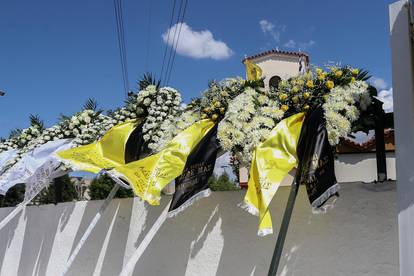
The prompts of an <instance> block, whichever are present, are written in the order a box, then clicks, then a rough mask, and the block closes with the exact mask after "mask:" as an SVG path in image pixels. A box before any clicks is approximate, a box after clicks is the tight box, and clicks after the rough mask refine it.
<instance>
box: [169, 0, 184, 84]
mask: <svg viewBox="0 0 414 276" xmlns="http://www.w3.org/2000/svg"><path fill="white" fill-rule="evenodd" d="M184 1H185V4H184V9H183V13H182V16H181V20H180V22H181V24H180V27H179V30H178V35H177V40H176V41H175V46H174V47H173V56H172V61H171V66H170V69H169V71H168V77H167V82H166V84H167V85H168V84H169V83H170V78H171V73H172V71H173V66H174V61H175V55H176V53H177V47H178V40H179V39H180V35H181V28H182V27H183V23H184V16H185V12H186V10H187V4H188V0H184Z"/></svg>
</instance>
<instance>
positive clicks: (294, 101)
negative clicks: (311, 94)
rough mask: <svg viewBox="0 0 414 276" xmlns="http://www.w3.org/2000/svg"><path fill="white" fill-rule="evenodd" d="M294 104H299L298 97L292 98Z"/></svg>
mask: <svg viewBox="0 0 414 276" xmlns="http://www.w3.org/2000/svg"><path fill="white" fill-rule="evenodd" d="M292 102H293V103H295V104H296V103H298V102H299V97H298V96H294V97H292Z"/></svg>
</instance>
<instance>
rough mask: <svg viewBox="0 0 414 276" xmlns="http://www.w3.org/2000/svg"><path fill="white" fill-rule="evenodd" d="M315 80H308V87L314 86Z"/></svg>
mask: <svg viewBox="0 0 414 276" xmlns="http://www.w3.org/2000/svg"><path fill="white" fill-rule="evenodd" d="M313 86H314V85H313V80H308V81H307V82H306V87H308V88H313Z"/></svg>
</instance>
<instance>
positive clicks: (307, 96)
mask: <svg viewBox="0 0 414 276" xmlns="http://www.w3.org/2000/svg"><path fill="white" fill-rule="evenodd" d="M309 97H310V94H309V93H308V92H305V93H303V98H304V99H305V100H306V99H308V98H309Z"/></svg>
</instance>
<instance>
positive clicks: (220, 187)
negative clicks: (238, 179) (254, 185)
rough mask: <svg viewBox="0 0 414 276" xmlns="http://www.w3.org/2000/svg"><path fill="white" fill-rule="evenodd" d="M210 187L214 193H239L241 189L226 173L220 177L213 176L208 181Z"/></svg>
mask: <svg viewBox="0 0 414 276" xmlns="http://www.w3.org/2000/svg"><path fill="white" fill-rule="evenodd" d="M208 185H209V187H210V189H211V190H212V191H237V190H239V189H240V188H239V187H237V186H236V184H235V183H234V182H233V181H231V180H230V178H229V176H228V175H227V174H226V173H223V174H222V175H220V176H219V177H217V176H216V175H214V174H213V176H211V177H210V179H209V180H208Z"/></svg>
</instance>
